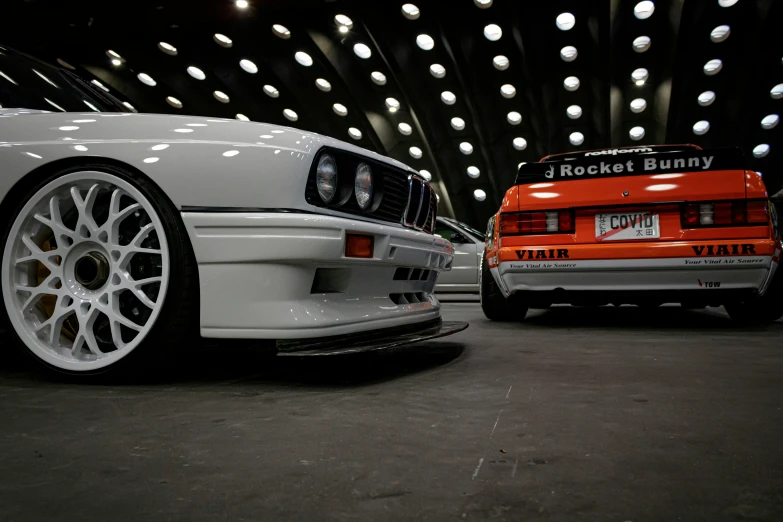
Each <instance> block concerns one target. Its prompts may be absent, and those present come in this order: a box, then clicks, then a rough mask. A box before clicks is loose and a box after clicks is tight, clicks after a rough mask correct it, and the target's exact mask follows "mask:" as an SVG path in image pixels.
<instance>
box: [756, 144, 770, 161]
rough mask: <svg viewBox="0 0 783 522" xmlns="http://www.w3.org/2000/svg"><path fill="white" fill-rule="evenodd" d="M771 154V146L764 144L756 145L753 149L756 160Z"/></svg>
mask: <svg viewBox="0 0 783 522" xmlns="http://www.w3.org/2000/svg"><path fill="white" fill-rule="evenodd" d="M767 154H769V145H768V144H766V143H762V144H760V145H756V146H755V147H753V156H754V157H756V158H763V157H764V156H766V155H767Z"/></svg>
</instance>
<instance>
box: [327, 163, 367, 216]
mask: <svg viewBox="0 0 783 522" xmlns="http://www.w3.org/2000/svg"><path fill="white" fill-rule="evenodd" d="M353 177H354V181H353V197H355V198H356V203H357V204H358V205H359V208H360V209H361V210H368V209H369V208H370V207H372V203H373V174H372V167H371V166H370V165H369V164H368V163H365V162H360V163H359V164H358V165H356V168H355V170H354V173H353ZM315 183H316V187H317V188H318V195H319V196H320V197H321V201H323V202H324V203H326V204H328V203H332V202H333V201H334V199H335V196H336V195H337V194H339V192H340V180H339V174H338V172H337V162H336V161H335V159H334V157H333V156H332V155H331V154H328V153H323V154H321V156H320V157H319V158H318V164H317V166H316V170H315ZM338 201H339V198H338Z"/></svg>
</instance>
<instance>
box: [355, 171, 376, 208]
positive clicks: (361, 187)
mask: <svg viewBox="0 0 783 522" xmlns="http://www.w3.org/2000/svg"><path fill="white" fill-rule="evenodd" d="M353 191H354V193H355V194H356V202H357V203H359V208H360V209H362V210H367V209H368V208H370V205H372V169H371V168H370V166H369V165H368V164H366V163H359V166H358V167H356V179H355V180H354V182H353Z"/></svg>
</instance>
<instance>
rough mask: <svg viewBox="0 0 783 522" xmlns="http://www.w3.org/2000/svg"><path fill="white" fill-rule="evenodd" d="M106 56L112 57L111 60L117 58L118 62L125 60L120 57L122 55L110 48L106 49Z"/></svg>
mask: <svg viewBox="0 0 783 522" xmlns="http://www.w3.org/2000/svg"><path fill="white" fill-rule="evenodd" d="M106 56H108V57H109V58H111V59H113V60H119V61H120V62H124V61H125V58H123V57H122V56H120V55H119V54H117V53H115V52H114V51H112V50H111V49H109V50H108V51H106Z"/></svg>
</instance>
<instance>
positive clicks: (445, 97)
mask: <svg viewBox="0 0 783 522" xmlns="http://www.w3.org/2000/svg"><path fill="white" fill-rule="evenodd" d="M440 101H442V102H443V103H445V104H446V105H454V103H456V101H457V96H456V95H455V94H454V93H453V92H451V91H443V92H442V93H440Z"/></svg>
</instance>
